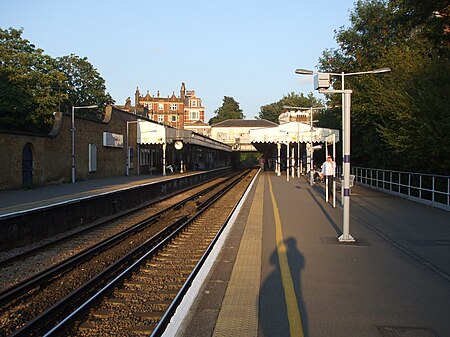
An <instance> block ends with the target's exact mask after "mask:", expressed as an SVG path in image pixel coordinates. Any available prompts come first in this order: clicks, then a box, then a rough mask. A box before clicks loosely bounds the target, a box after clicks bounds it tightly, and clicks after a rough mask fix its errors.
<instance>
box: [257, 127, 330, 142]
mask: <svg viewBox="0 0 450 337" xmlns="http://www.w3.org/2000/svg"><path fill="white" fill-rule="evenodd" d="M332 134H335V135H336V136H335V137H336V142H338V141H339V130H334V129H325V128H316V127H313V128H312V129H311V126H310V125H309V124H306V123H301V122H288V123H285V124H282V125H278V126H277V127H272V128H262V129H252V130H250V142H251V143H275V144H277V143H283V144H286V143H297V142H300V143H310V142H311V139H312V141H313V142H314V143H324V142H325V140H326V138H327V137H329V136H331V135H332Z"/></svg>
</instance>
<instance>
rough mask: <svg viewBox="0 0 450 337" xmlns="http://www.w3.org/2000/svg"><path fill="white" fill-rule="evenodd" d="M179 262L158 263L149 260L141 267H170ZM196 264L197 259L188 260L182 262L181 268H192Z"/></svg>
mask: <svg viewBox="0 0 450 337" xmlns="http://www.w3.org/2000/svg"><path fill="white" fill-rule="evenodd" d="M179 265H180V263H170V264H169V263H159V262H150V263H148V264H147V265H146V267H143V268H158V269H172V268H178V267H179ZM196 265H197V260H195V259H194V260H192V259H191V260H189V261H186V262H185V263H183V264H182V266H183V268H185V269H186V270H187V269H191V270H192V269H194V267H195V266H196Z"/></svg>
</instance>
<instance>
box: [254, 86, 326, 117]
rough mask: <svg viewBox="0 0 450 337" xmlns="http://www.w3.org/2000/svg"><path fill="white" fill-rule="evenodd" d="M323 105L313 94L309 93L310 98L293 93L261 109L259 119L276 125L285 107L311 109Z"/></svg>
mask: <svg viewBox="0 0 450 337" xmlns="http://www.w3.org/2000/svg"><path fill="white" fill-rule="evenodd" d="M322 105H323V102H322V101H320V100H318V99H317V98H315V97H314V96H313V94H312V93H309V94H308V96H305V95H303V93H301V94H296V93H294V92H291V93H289V94H287V95H285V96H283V98H282V99H280V100H279V101H278V102H274V103H270V104H267V105H263V106H262V107H261V108H260V112H259V116H258V117H259V118H260V119H266V120H269V121H272V122H274V123H278V117H279V116H280V114H281V113H283V112H284V111H285V109H284V108H283V106H297V107H305V108H309V107H316V106H322Z"/></svg>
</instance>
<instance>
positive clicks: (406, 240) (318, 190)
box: [164, 172, 450, 337]
mask: <svg viewBox="0 0 450 337" xmlns="http://www.w3.org/2000/svg"><path fill="white" fill-rule="evenodd" d="M449 219H450V217H449V213H448V212H447V211H444V210H440V209H436V208H431V207H428V206H424V205H421V204H417V203H414V202H411V201H407V200H405V199H400V198H397V197H394V196H391V195H387V194H383V193H381V192H377V191H374V190H370V189H366V188H363V187H359V186H355V187H354V188H352V194H351V219H350V234H351V235H352V236H353V237H354V238H355V239H356V241H355V242H354V243H339V241H338V239H337V238H338V237H339V236H340V235H341V234H342V233H341V228H342V208H341V207H339V206H338V207H336V208H333V207H332V205H331V204H329V203H326V202H325V201H324V195H323V188H322V187H320V186H313V187H311V186H309V183H308V182H306V180H305V179H303V178H296V179H291V180H290V181H289V182H287V181H286V178H285V177H277V176H276V175H275V174H274V173H273V172H263V173H261V174H260V175H259V177H258V178H257V180H256V181H255V183H254V186H253V188H252V190H251V192H250V194H249V195H248V197H247V198H246V200H245V202H243V205H242V207H241V209H240V212H239V215H238V216H237V218H236V220H235V221H234V223H233V224H232V226H231V228H230V230H229V232H228V234H226V235H227V237H226V238H225V239H224V241H223V243H222V247H221V249H220V251H219V252H218V253H217V257H216V258H215V260H214V261H210V262H209V266H208V262H207V263H206V266H205V268H209V269H208V270H205V271H203V275H201V276H199V277H198V278H199V279H200V281H199V282H198V284H196V282H194V284H193V285H192V287H191V288H192V291H191V290H190V292H188V293H187V294H186V296H185V299H184V300H183V303H182V305H181V306H180V308H179V310H177V312H176V314H175V315H174V317H173V318H172V321H171V323H170V324H169V326H168V328H167V330H166V333H165V334H164V336H177V337H188V336H196V337H202V336H205V337H206V336H227V337H229V336H240V337H242V336H259V337H269V336H270V337H272V336H273V337H275V336H276V337H283V336H295V337H298V336H309V337H326V336H330V337H341V336H342V337H349V336H356V337H365V336H367V337H393V336H396V337H445V336H450V319H449V318H450V221H449ZM213 259H214V257H213Z"/></svg>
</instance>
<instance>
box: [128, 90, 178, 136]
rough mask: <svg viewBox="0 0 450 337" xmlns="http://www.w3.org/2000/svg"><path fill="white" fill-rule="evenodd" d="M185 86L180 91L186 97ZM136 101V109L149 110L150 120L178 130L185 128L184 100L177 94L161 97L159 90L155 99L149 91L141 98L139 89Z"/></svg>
mask: <svg viewBox="0 0 450 337" xmlns="http://www.w3.org/2000/svg"><path fill="white" fill-rule="evenodd" d="M183 85H184V83H183ZM183 85H182V87H181V88H182V90H180V94H181V95H184V94H183ZM135 100H136V103H135V104H136V108H137V109H138V110H139V109H145V110H147V111H148V118H149V119H152V120H154V121H156V122H159V123H163V124H166V125H170V126H173V127H175V128H178V129H183V128H184V99H182V98H181V97H177V96H176V95H175V92H173V93H172V95H171V96H167V97H161V96H160V93H159V90H158V93H157V95H156V97H154V96H151V95H150V93H149V91H148V90H147V94H146V95H145V96H141V95H140V93H139V89H137V90H136V98H135Z"/></svg>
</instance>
